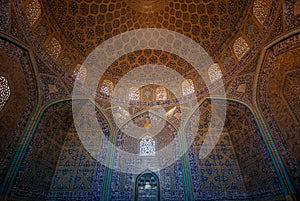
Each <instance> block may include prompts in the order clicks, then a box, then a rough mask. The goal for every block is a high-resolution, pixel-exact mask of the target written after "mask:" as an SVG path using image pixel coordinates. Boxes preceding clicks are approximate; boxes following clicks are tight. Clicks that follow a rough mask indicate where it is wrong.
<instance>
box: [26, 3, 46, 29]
mask: <svg viewBox="0 0 300 201" xmlns="http://www.w3.org/2000/svg"><path fill="white" fill-rule="evenodd" d="M41 13H42V9H41V4H40V3H39V1H38V0H32V1H31V2H30V3H28V4H27V6H26V7H25V14H26V17H27V19H28V21H29V23H30V25H31V26H32V25H34V23H35V22H36V21H37V20H38V19H39V17H40V15H41Z"/></svg>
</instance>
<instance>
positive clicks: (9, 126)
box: [0, 39, 37, 181]
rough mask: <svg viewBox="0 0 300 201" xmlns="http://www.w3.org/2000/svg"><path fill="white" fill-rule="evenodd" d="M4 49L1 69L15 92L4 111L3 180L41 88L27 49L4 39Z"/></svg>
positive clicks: (0, 116)
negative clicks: (34, 76) (38, 90)
mask: <svg viewBox="0 0 300 201" xmlns="http://www.w3.org/2000/svg"><path fill="white" fill-rule="evenodd" d="M0 50H1V51H0V72H1V74H2V75H4V76H5V77H6V78H7V79H8V81H9V83H10V88H11V96H10V98H9V100H8V102H7V104H6V106H5V108H3V110H2V111H1V113H0V133H1V135H0V136H1V139H0V142H1V143H0V144H1V146H0V147H1V149H0V154H1V155H0V181H3V179H4V175H5V174H6V171H7V168H8V166H9V164H10V162H11V160H12V158H13V156H14V154H15V151H16V149H17V146H18V143H19V141H20V137H21V135H22V133H23V132H24V129H25V127H26V124H27V121H28V120H29V118H30V116H31V113H32V111H33V109H34V107H35V104H36V96H37V91H36V86H35V81H34V79H33V75H32V65H31V62H30V60H29V59H28V58H29V57H28V53H27V51H25V50H23V49H21V48H20V47H18V46H16V45H14V44H12V43H10V42H8V41H5V40H3V39H0Z"/></svg>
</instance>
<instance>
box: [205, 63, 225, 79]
mask: <svg viewBox="0 0 300 201" xmlns="http://www.w3.org/2000/svg"><path fill="white" fill-rule="evenodd" d="M208 76H209V79H210V82H211V83H214V82H215V81H217V80H218V79H220V78H221V77H222V71H221V69H220V66H219V64H213V65H211V66H210V67H209V68H208Z"/></svg>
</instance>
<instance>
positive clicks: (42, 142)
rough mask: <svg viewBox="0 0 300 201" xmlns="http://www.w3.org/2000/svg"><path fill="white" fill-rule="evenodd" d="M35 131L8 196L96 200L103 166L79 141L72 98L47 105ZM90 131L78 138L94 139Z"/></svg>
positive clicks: (100, 184) (100, 116) (99, 118)
mask: <svg viewBox="0 0 300 201" xmlns="http://www.w3.org/2000/svg"><path fill="white" fill-rule="evenodd" d="M81 116H82V115H81ZM83 118H85V119H86V118H87V117H86V116H84V115H83ZM97 119H98V121H99V122H100V124H101V125H102V128H103V131H104V133H105V135H109V127H108V125H107V122H105V120H104V118H103V117H102V115H101V114H100V113H98V115H97ZM35 133H36V134H35V136H34V138H33V139H32V141H31V143H30V146H29V150H28V151H27V153H26V155H25V158H24V161H23V163H22V164H21V171H19V173H18V175H17V178H16V180H15V182H14V185H13V188H12V196H11V199H12V200H14V199H20V198H22V199H28V200H36V199H39V200H46V199H47V200H99V199H100V198H99V196H100V195H101V189H102V181H103V175H104V170H105V168H104V166H103V165H101V164H99V163H98V162H97V161H96V160H95V159H94V158H92V157H91V155H90V154H89V153H88V152H87V151H86V149H85V147H83V145H82V144H81V141H80V140H79V138H78V135H77V132H76V130H75V128H74V126H73V118H72V113H71V102H70V101H67V102H62V103H58V104H56V105H54V106H51V107H50V108H48V109H47V110H46V111H45V113H44V115H43V116H42V119H41V121H40V123H39V125H38V128H37V130H36V132H35ZM92 133H95V132H92ZM92 133H91V134H90V135H86V137H85V138H81V140H82V142H83V141H89V142H90V144H92V143H93V142H95V139H94V138H93V134H92ZM86 134H87V133H86ZM85 143H86V142H85ZM100 147H101V145H100V144H99V145H97V146H96V148H95V150H94V151H95V152H96V153H98V152H99V151H100ZM89 151H91V150H89ZM105 154H106V153H105V152H104V155H105Z"/></svg>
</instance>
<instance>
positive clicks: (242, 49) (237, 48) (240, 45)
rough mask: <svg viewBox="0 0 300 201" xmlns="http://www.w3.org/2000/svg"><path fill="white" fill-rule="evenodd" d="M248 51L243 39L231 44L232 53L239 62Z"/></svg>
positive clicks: (240, 38)
mask: <svg viewBox="0 0 300 201" xmlns="http://www.w3.org/2000/svg"><path fill="white" fill-rule="evenodd" d="M249 49H250V48H249V45H248V44H247V42H246V40H245V39H244V38H243V37H239V38H238V39H236V41H235V42H234V44H233V51H234V54H235V56H236V57H237V58H238V60H240V59H241V58H242V57H243V56H244V55H245V54H246V52H247V51H248V50H249Z"/></svg>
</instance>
